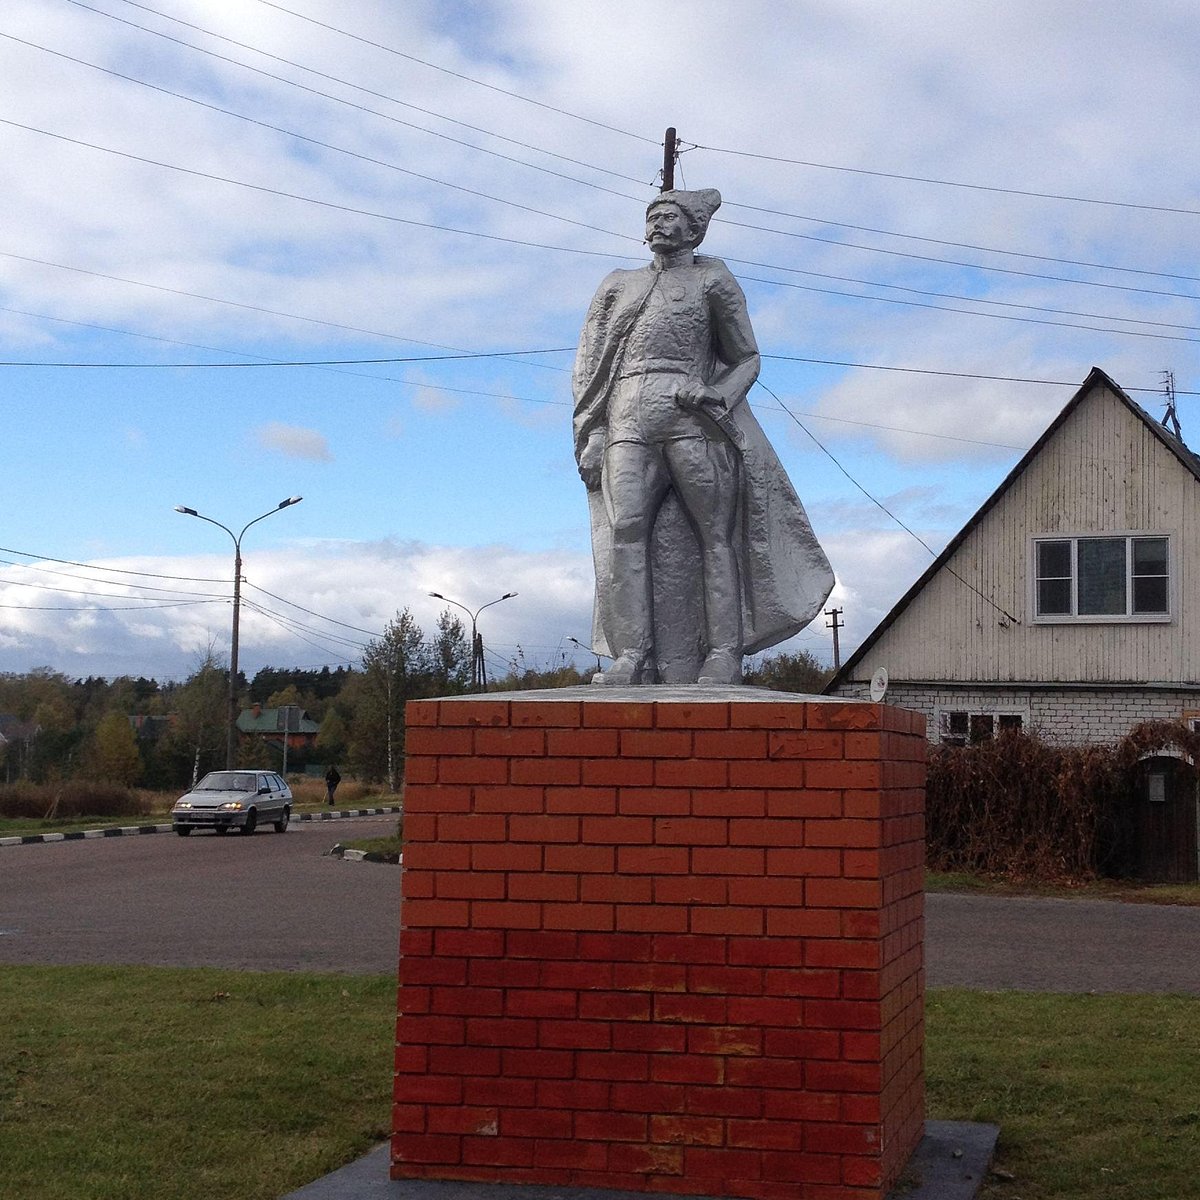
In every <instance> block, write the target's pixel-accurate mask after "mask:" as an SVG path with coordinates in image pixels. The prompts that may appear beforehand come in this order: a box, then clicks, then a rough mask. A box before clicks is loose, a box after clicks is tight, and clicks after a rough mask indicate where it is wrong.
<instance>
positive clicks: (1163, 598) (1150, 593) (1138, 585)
mask: <svg viewBox="0 0 1200 1200" xmlns="http://www.w3.org/2000/svg"><path fill="white" fill-rule="evenodd" d="M1133 611H1134V612H1135V613H1165V612H1166V611H1167V580H1166V576H1157V577H1155V576H1151V577H1149V578H1143V579H1138V578H1136V577H1135V578H1134V581H1133Z"/></svg>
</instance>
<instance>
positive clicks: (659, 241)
mask: <svg viewBox="0 0 1200 1200" xmlns="http://www.w3.org/2000/svg"><path fill="white" fill-rule="evenodd" d="M646 244H647V245H648V246H649V247H650V249H651V250H654V251H657V252H658V253H660V254H669V253H670V252H671V251H673V250H683V249H684V248H685V247H688V246H694V245H695V244H696V238H695V236H694V235H693V233H692V227H691V223H690V222H689V221H688V219H687V217H685V216H684V215H683V212H682V210H681V209H680V208H679V207H678V206H677V205H674V204H656V205H655V206H654V207H653V208H652V209H651V210H650V212H649V213H647V214H646Z"/></svg>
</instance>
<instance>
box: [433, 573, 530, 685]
mask: <svg viewBox="0 0 1200 1200" xmlns="http://www.w3.org/2000/svg"><path fill="white" fill-rule="evenodd" d="M429 594H430V595H431V596H432V597H433V598H434V599H435V600H444V601H445V602H446V603H447V604H453V605H454V607H455V608H461V609H462V610H463V612H465V613H466V614H467V616H468V617H470V618H471V691H473V692H486V691H487V668H486V667H485V666H484V662H483V638H482V637H481V636H480V634H479V632H478V630H477V629H476V623H477V622H478V620H479V614H480V613H481V612H483V610H484V609H485V608H491V607H492V605H493V604H499V603H500V601H501V600H511V599H512V598H513V597H514V596H515V595H516V594H517V593H516V592H505V593H504V595H503V596H497V597H496V599H495V600H489V601H488V602H487V603H486V604H481V605H480V606H479V607H478V608H477V609H476V610H475V611H474V612H472V611H471V610H470V609H469V608H468V607H467V606H466V605H465V604H459V602H458V601H457V600H451V599H450V597H449V596H443V595H442V593H441V592H430V593H429Z"/></svg>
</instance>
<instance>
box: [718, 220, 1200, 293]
mask: <svg viewBox="0 0 1200 1200" xmlns="http://www.w3.org/2000/svg"><path fill="white" fill-rule="evenodd" d="M723 207H725V208H744V209H747V210H748V211H750V212H761V213H768V214H769V215H771V216H775V217H790V218H791V219H792V220H794V221H808V222H810V223H812V224H814V225H831V226H833V227H834V228H835V229H852V230H854V231H855V232H856V233H877V234H879V235H881V236H882V237H894V238H903V239H904V240H905V241H911V242H925V243H927V244H929V245H932V246H949V247H951V248H952V249H955V250H978V251H980V252H981V253H983V254H1004V255H1008V256H1010V257H1012V258H1028V259H1033V260H1034V261H1036V262H1051V263H1061V264H1062V265H1064V266H1068V267H1087V268H1089V269H1091V270H1096V271H1120V272H1122V273H1124V274H1128V275H1152V276H1155V277H1157V278H1159V279H1180V280H1183V281H1185V282H1187V283H1200V275H1179V274H1176V273H1174V272H1172V271H1152V270H1150V269H1148V268H1147V267H1125V266H1117V265H1116V264H1115V263H1097V262H1089V261H1087V260H1084V259H1077V258H1058V257H1056V256H1054V255H1051V254H1033V253H1031V252H1030V251H1028V250H1004V249H1001V248H1000V247H998V246H982V245H979V244H977V243H975V242H955V241H950V240H948V239H946V238H935V237H923V236H921V235H920V234H916V233H901V232H899V231H898V230H895V229H876V228H875V227H873V226H871V225H851V224H848V223H847V222H845V221H834V220H831V219H829V218H828V217H810V216H807V215H806V214H804V213H794V212H784V211H782V210H780V209H778V208H763V207H761V206H759V205H757V204H742V203H739V202H738V201H736V200H726V201H725V203H724V205H723ZM719 219H721V218H719ZM725 224H726V225H736V224H737V222H735V221H729V220H725ZM739 228H743V229H764V228H766V227H764V226H761V225H742V226H739ZM766 232H769V233H785V232H786V231H785V230H782V229H766ZM830 244H831V245H834V246H845V245H852V243H849V242H839V241H831V242H830ZM856 248H857V249H861V250H867V249H873V248H874V247H869V246H859V247H856ZM932 261H934V262H942V261H949V260H943V259H933V260H932Z"/></svg>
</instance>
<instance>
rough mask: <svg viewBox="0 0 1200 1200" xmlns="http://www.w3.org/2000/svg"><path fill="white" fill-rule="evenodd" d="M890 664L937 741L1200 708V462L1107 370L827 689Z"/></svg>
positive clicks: (1070, 728)
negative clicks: (1108, 373) (1118, 383)
mask: <svg viewBox="0 0 1200 1200" xmlns="http://www.w3.org/2000/svg"><path fill="white" fill-rule="evenodd" d="M880 667H883V668H885V669H886V671H887V677H888V691H887V700H888V703H891V704H896V705H899V706H900V707H903V708H910V709H914V710H916V711H919V712H923V713H924V714H925V716H926V719H927V722H928V724H927V728H928V731H929V738H930V740H931V741H933V742H950V743H956V744H962V743H966V742H970V741H977V740H979V739H981V738H986V737H990V736H992V735H993V734H995V733H998V732H999V731H1001V730H1003V729H1006V728H1007V729H1025V730H1030V731H1035V732H1037V733H1038V734H1039V736H1041V737H1042V738H1044V739H1045V740H1047V741H1051V742H1057V743H1062V744H1084V743H1101V742H1114V741H1116V740H1117V739H1119V738H1120V737H1122V736H1123V735H1124V734H1126V733H1128V732H1129V730H1130V729H1131V728H1132V727H1133V726H1135V725H1137V724H1139V723H1140V722H1142V721H1147V720H1177V719H1184V720H1188V721H1193V722H1200V459H1198V458H1197V457H1196V455H1194V454H1193V453H1192V452H1191V451H1190V450H1189V449H1188V448H1187V446H1186V445H1185V444H1184V443H1183V441H1182V440H1181V439H1180V438H1179V437H1177V436H1176V435H1175V434H1174V433H1172V432H1171V431H1170V430H1168V429H1166V428H1165V427H1164V426H1163V425H1162V424H1160V423H1159V422H1158V421H1156V420H1155V419H1154V418H1153V417H1151V416H1150V414H1149V413H1147V412H1146V411H1145V410H1144V409H1142V408H1141V407H1140V406H1139V405H1137V404H1136V403H1135V402H1134V401H1133V400H1131V399H1130V397H1129V396H1128V395H1127V394H1126V393H1125V392H1123V391H1122V390H1121V388H1120V387H1118V386H1117V384H1116V383H1114V382H1113V380H1112V379H1110V378H1109V376H1108V375H1106V374H1105V373H1104V372H1103V371H1101V370H1100V369H1099V368H1093V369H1092V371H1091V373H1090V374H1089V375H1088V377H1087V378H1086V379H1085V380H1084V382H1083V385H1082V386H1081V387H1080V389H1079V390H1078V391H1077V392H1076V393H1075V395H1074V396H1073V397H1072V398H1071V400H1070V402H1069V403H1068V404H1067V405H1066V407H1065V408H1064V409H1063V410H1062V412H1060V413H1059V414H1058V416H1057V417H1056V418H1055V419H1054V420H1053V421H1052V422H1051V424H1050V426H1049V428H1048V429H1047V430H1046V431H1045V432H1044V433H1043V434H1042V436H1041V437H1040V438H1038V440H1037V441H1036V442H1035V443H1034V445H1033V446H1032V447H1031V449H1030V450H1029V451H1028V453H1027V454H1025V455H1024V457H1023V458H1022V459H1021V460H1020V462H1018V463H1017V464H1016V466H1015V467H1013V469H1012V470H1011V471H1010V472H1009V474H1008V476H1007V477H1006V478H1005V479H1004V481H1003V482H1002V483H1001V484H1000V486H999V487H998V488H997V489H996V490H995V491H994V492H993V493H992V495H991V496H989V497H988V499H987V500H986V501H985V502H984V504H983V506H982V507H981V508H980V509H979V511H978V512H977V513H976V514H975V515H974V516H973V517H972V518H971V519H970V521H968V522H967V524H966V525H965V526H964V527H963V529H962V530H961V531H960V532H959V533H958V534H957V535H956V536H955V537H954V538H952V539H951V541H950V543H949V544H948V545H947V546H946V548H945V549H944V550H943V551H942V553H941V554H940V555H938V557H937V559H936V560H935V561H934V562H933V563H932V565H931V566H930V567H929V569H928V570H926V571H925V573H924V574H923V575H922V576H921V577H920V578H919V579H918V580H917V581H916V582H915V583H914V584H913V585H912V587H910V588H909V589H908V591H907V592H905V594H904V595H903V596H902V597H901V598H900V600H899V602H898V603H897V604H896V605H895V607H894V608H893V609H892V610H891V612H889V613H888V615H887V616H886V617H885V618H884V620H883V621H882V622H881V623H880V624H879V626H878V627H877V628H876V629H875V630H874V632H873V633H871V634H870V636H869V637H868V638H867V639H866V640H865V641H864V642H863V643H862V645H861V646H859V647H858V649H857V650H856V651H855V652H854V653H853V654H852V655H851V656H850V658H848V659H847V660H846V662H845V663H844V664H843V666H842V667H841V669H840V670H839V671H838V672H837V673H836V674H835V676H834V677H833V679H832V680H831V681H830V682H829V684H828V686H827V687H826V689H825V690H826V692H828V693H829V694H831V695H840V696H865V695H866V694H867V693H868V689H869V687H870V680H871V677H872V674H873V673H874V672H875V671H876V670H877V669H878V668H880Z"/></svg>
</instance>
